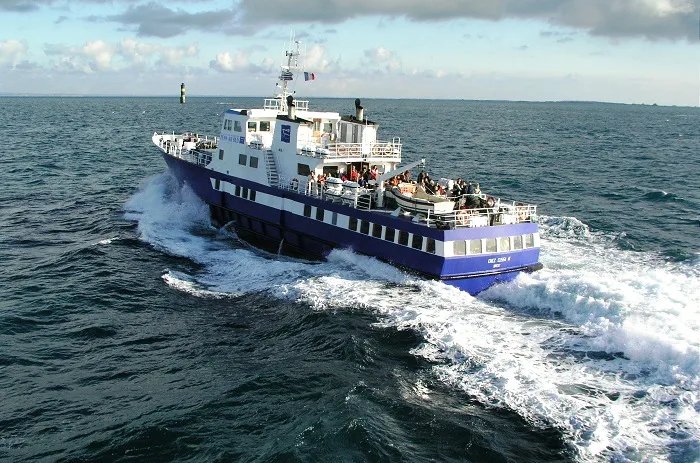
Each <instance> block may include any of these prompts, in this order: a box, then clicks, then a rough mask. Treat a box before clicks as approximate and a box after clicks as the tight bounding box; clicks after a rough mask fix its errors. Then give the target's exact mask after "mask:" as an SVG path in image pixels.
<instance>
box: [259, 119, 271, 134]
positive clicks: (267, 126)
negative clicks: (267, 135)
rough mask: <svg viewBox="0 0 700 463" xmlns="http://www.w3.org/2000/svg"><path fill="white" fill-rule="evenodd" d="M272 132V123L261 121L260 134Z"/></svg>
mask: <svg viewBox="0 0 700 463" xmlns="http://www.w3.org/2000/svg"><path fill="white" fill-rule="evenodd" d="M269 131H270V121H260V132H269Z"/></svg>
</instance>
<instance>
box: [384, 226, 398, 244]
mask: <svg viewBox="0 0 700 463" xmlns="http://www.w3.org/2000/svg"><path fill="white" fill-rule="evenodd" d="M395 236H396V230H394V229H393V228H389V227H386V232H385V233H384V239H385V240H387V241H391V242H392V243H393V242H394V240H395V239H396V237H395Z"/></svg>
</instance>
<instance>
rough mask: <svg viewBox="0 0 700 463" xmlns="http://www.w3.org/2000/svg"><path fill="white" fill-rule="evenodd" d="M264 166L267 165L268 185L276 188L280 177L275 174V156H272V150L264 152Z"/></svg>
mask: <svg viewBox="0 0 700 463" xmlns="http://www.w3.org/2000/svg"><path fill="white" fill-rule="evenodd" d="M265 164H266V165H267V183H268V185H270V186H278V185H279V183H280V176H279V173H278V172H277V162H276V161H275V155H274V154H272V150H267V151H265Z"/></svg>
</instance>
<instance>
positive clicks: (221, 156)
mask: <svg viewBox="0 0 700 463" xmlns="http://www.w3.org/2000/svg"><path fill="white" fill-rule="evenodd" d="M223 159H224V150H219V160H220V161H221V160H223Z"/></svg>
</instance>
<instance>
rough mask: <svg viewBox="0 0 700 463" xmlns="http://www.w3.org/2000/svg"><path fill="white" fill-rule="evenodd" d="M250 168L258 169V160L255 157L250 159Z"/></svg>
mask: <svg viewBox="0 0 700 463" xmlns="http://www.w3.org/2000/svg"><path fill="white" fill-rule="evenodd" d="M250 167H254V168H256V169H257V168H258V158H257V157H255V156H251V157H250Z"/></svg>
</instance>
